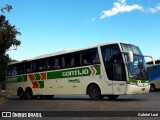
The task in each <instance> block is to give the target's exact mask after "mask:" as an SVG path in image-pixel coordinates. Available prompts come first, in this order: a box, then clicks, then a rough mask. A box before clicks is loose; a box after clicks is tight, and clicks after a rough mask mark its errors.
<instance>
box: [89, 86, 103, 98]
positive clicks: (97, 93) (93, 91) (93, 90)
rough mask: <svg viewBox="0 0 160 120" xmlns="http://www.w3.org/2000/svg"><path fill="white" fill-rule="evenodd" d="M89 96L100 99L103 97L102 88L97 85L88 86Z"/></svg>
mask: <svg viewBox="0 0 160 120" xmlns="http://www.w3.org/2000/svg"><path fill="white" fill-rule="evenodd" d="M88 94H89V97H90V98H91V99H93V100H100V99H102V98H103V97H102V96H101V90H100V88H99V87H98V86H97V85H91V86H90V87H89V88H88Z"/></svg>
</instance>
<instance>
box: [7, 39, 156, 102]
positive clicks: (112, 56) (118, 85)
mask: <svg viewBox="0 0 160 120" xmlns="http://www.w3.org/2000/svg"><path fill="white" fill-rule="evenodd" d="M144 57H151V56H144V55H143V54H142V52H141V50H140V49H139V47H137V46H135V45H132V44H128V43H123V42H114V43H106V44H99V45H96V46H92V47H88V48H83V49H78V50H67V51H61V52H57V53H53V54H47V55H43V56H38V57H36V58H34V59H30V60H23V61H19V62H15V63H10V64H8V67H7V76H6V92H7V95H17V96H19V98H20V99H32V98H37V96H38V97H42V96H43V97H44V96H45V97H46V98H53V96H54V95H89V97H90V98H91V99H94V100H98V99H102V98H104V97H105V96H107V97H108V98H109V99H116V98H118V96H119V95H127V94H141V93H148V92H149V90H150V83H149V79H148V75H147V67H146V62H145V59H144ZM151 58H152V57H151ZM152 59H153V58H152ZM153 61H154V60H153Z"/></svg>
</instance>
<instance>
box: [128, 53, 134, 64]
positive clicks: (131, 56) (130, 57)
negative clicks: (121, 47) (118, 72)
mask: <svg viewBox="0 0 160 120" xmlns="http://www.w3.org/2000/svg"><path fill="white" fill-rule="evenodd" d="M128 56H129V62H133V52H131V51H129V52H128Z"/></svg>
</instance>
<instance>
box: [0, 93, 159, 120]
mask: <svg viewBox="0 0 160 120" xmlns="http://www.w3.org/2000/svg"><path fill="white" fill-rule="evenodd" d="M2 96H3V95H1V97H0V111H19V112H23V111H32V112H34V111H36V112H37V111H39V112H41V111H50V112H51V114H52V115H53V116H54V114H60V115H62V117H54V119H56V120H61V119H62V120H63V119H68V120H72V119H74V120H75V119H76V120H77V119H78V120H89V119H93V120H97V119H98V120H99V119H106V117H103V116H101V117H84V116H83V117H81V116H77V117H63V115H64V114H65V112H62V111H73V112H71V113H70V116H72V115H71V114H72V113H73V114H77V113H75V112H74V111H78V112H79V111H98V112H100V111H114V112H116V111H117V112H119V111H129V112H131V111H139V112H140V113H141V112H142V111H148V112H149V113H150V112H151V113H152V112H153V113H154V112H156V111H157V112H160V91H157V92H151V93H149V94H140V95H126V96H120V97H119V98H118V99H117V100H109V99H108V98H105V99H104V100H100V101H94V100H90V99H89V97H88V96H55V98H54V99H35V100H20V99H19V98H18V97H16V96H8V97H7V99H6V98H5V97H2ZM54 111H55V112H54ZM57 111H61V112H60V113H58V112H57ZM98 112H97V113H98ZM84 113H85V112H84ZM97 113H96V112H93V114H95V116H96V115H97ZM78 114H79V113H78ZM85 114H86V116H88V115H87V112H86V113H85ZM88 114H91V113H90V112H89V113H88ZM99 114H102V113H99ZM106 114H108V113H106ZM121 114H123V113H121ZM129 114H130V113H129ZM133 114H134V112H133ZM97 116H98V115H97ZM159 116H160V113H159ZM159 116H158V118H157V117H133V118H132V117H124V118H123V119H129V120H132V119H136V120H143V119H145V120H150V119H153V120H156V119H157V120H158V119H159ZM16 119H17V118H16ZM37 119H38V118H37ZM41 119H46V118H41ZM47 119H53V118H51V117H49V118H47ZM107 119H110V120H112V119H119V118H113V117H107ZM121 120H122V118H121Z"/></svg>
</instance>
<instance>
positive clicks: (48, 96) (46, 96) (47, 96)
mask: <svg viewBox="0 0 160 120" xmlns="http://www.w3.org/2000/svg"><path fill="white" fill-rule="evenodd" d="M53 97H54V95H45V98H46V99H53Z"/></svg>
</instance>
